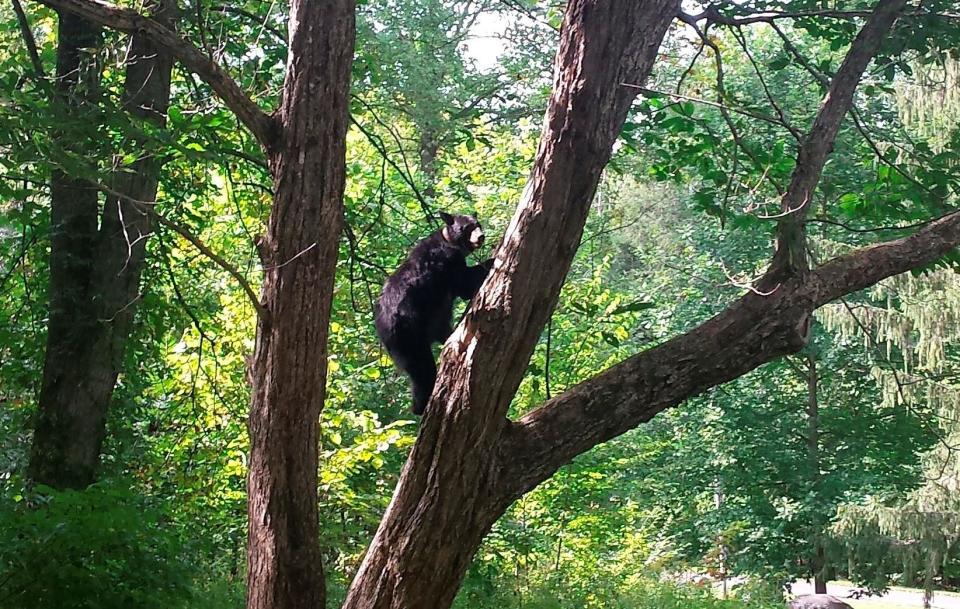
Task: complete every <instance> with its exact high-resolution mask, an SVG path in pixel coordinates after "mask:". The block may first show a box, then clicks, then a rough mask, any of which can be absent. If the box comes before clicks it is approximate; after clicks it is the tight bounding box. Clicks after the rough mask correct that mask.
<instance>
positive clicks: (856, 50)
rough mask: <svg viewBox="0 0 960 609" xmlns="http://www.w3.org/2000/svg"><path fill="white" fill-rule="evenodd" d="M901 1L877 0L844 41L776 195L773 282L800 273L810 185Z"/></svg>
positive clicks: (817, 179) (803, 267) (813, 184)
mask: <svg viewBox="0 0 960 609" xmlns="http://www.w3.org/2000/svg"><path fill="white" fill-rule="evenodd" d="M906 3H907V0H880V2H879V3H878V4H877V8H876V9H875V10H874V12H873V14H872V15H871V16H870V19H869V20H867V23H866V25H864V26H863V29H861V30H860V33H859V34H857V37H856V39H854V41H853V44H852V45H850V50H849V51H847V55H846V57H844V59H843V63H842V64H841V65H840V69H839V70H837V73H836V74H835V75H834V77H833V79H832V80H831V82H830V89H829V90H828V91H827V95H826V96H825V97H824V99H823V103H822V105H821V106H820V111H819V112H817V116H816V118H815V119H814V121H813V126H812V127H811V128H810V130H809V131H808V132H807V135H806V137H805V138H804V140H803V143H802V144H801V145H800V151H799V152H798V153H797V164H796V166H795V167H794V170H793V175H792V176H791V178H790V185H789V187H788V188H787V192H786V193H785V194H784V196H783V198H782V199H781V200H780V219H779V222H778V226H777V251H776V253H775V254H774V258H773V263H772V265H771V271H772V273H771V281H772V282H773V283H775V282H776V281H777V280H778V278H779V276H781V275H783V274H784V273H786V274H790V273H795V272H802V271H805V270H806V269H807V268H809V265H808V262H807V248H806V231H805V229H804V221H805V219H806V215H807V212H808V210H809V209H810V201H811V200H812V198H813V193H814V190H815V189H816V187H817V184H818V183H819V182H820V176H821V174H822V173H823V167H824V165H825V164H826V162H827V156H828V155H829V154H830V152H831V151H832V150H833V145H834V142H835V141H836V139H837V133H838V132H839V130H840V123H841V122H842V121H843V117H844V116H845V115H846V114H847V111H849V110H850V108H851V106H852V105H853V94H854V92H855V91H856V89H857V85H858V84H859V83H860V79H861V78H862V77H863V73H864V71H865V70H866V69H867V66H868V65H869V64H870V61H871V60H872V59H873V56H874V55H876V53H877V51H878V50H879V48H880V45H881V43H882V42H883V39H884V37H885V36H886V35H887V33H888V32H889V31H890V28H891V27H893V23H894V21H896V19H897V16H898V15H899V14H900V11H902V10H903V7H904V6H905V5H906Z"/></svg>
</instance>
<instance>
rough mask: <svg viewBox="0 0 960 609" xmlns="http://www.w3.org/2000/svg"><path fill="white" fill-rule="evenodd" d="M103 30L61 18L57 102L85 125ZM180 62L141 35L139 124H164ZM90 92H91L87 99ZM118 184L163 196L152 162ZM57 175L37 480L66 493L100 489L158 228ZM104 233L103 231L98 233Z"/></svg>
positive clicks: (167, 13)
mask: <svg viewBox="0 0 960 609" xmlns="http://www.w3.org/2000/svg"><path fill="white" fill-rule="evenodd" d="M154 13H155V16H154V18H155V19H156V20H157V21H158V22H160V23H164V24H170V23H172V22H173V20H174V19H175V16H176V6H175V4H174V2H173V1H172V0H162V1H161V2H160V3H159V4H158V5H157V6H156V10H155V11H154ZM99 31H100V30H99V26H95V25H93V24H91V23H89V22H87V21H85V20H83V19H82V18H80V17H77V16H75V15H73V14H71V13H68V12H61V14H60V26H59V36H60V38H59V43H58V44H59V46H58V61H57V91H58V97H59V99H60V101H61V102H63V103H64V105H65V106H66V108H67V109H68V111H69V113H70V114H71V116H72V117H74V118H76V119H78V120H82V118H81V117H82V116H83V114H84V112H86V111H87V110H88V109H85V108H84V106H86V105H88V104H92V103H96V100H95V99H94V97H93V95H90V94H88V93H92V92H94V91H95V89H96V87H97V84H98V81H99V67H98V66H95V65H89V62H90V61H91V60H90V59H88V58H90V57H92V56H91V55H90V53H89V51H88V50H85V49H90V48H94V49H95V48H98V47H99V44H100V33H99ZM170 69H171V59H170V56H169V54H168V53H166V52H165V51H163V50H162V49H159V48H157V47H155V46H154V45H153V44H151V43H150V42H149V41H147V40H146V39H144V38H143V37H142V36H137V35H135V36H133V37H132V39H131V42H130V49H129V53H128V64H127V69H126V77H125V82H124V93H123V106H124V109H125V110H126V111H127V112H129V113H130V114H131V115H132V116H134V117H137V118H139V119H141V120H145V121H150V122H153V123H155V124H159V125H162V124H163V122H164V120H165V117H166V109H167V104H168V102H169V97H170ZM84 92H87V93H84ZM122 169H123V170H122V171H118V172H116V174H115V177H114V184H113V188H114V190H115V191H116V192H118V193H122V194H123V195H125V196H127V197H131V198H134V199H137V200H142V201H152V200H153V199H154V198H155V197H156V192H157V183H158V180H159V175H160V161H159V159H157V158H155V157H152V156H145V157H142V158H140V159H139V160H137V161H136V162H134V163H133V164H132V165H131V166H129V167H124V168H122ZM98 193H99V189H98V186H97V185H95V184H91V183H89V182H87V181H86V180H83V179H80V178H76V177H73V176H69V175H67V174H65V173H64V172H62V171H61V170H59V169H54V171H53V175H52V177H51V200H50V209H51V225H52V234H51V244H50V315H49V324H48V333H47V349H46V355H45V359H44V369H43V384H42V387H41V393H40V400H39V405H38V415H37V422H36V428H35V431H34V438H33V447H32V452H31V459H30V464H29V467H28V470H29V471H28V473H29V475H30V477H31V479H33V480H34V481H36V482H40V483H43V484H48V485H50V486H54V487H57V488H67V487H69V488H83V487H86V486H87V485H89V484H90V483H92V482H93V481H94V479H95V476H96V470H97V466H98V465H99V461H100V448H101V444H102V442H103V438H104V436H105V432H106V427H105V426H106V413H107V409H108V406H109V403H110V400H111V397H112V395H113V390H114V387H115V385H116V381H117V376H118V375H119V373H120V368H121V365H122V362H123V353H124V348H125V346H126V343H127V339H128V337H129V334H130V330H131V327H132V325H133V318H134V313H135V311H136V306H137V300H138V298H139V283H140V273H141V270H142V268H143V262H144V246H145V241H146V236H147V235H148V234H149V232H150V224H149V221H148V218H147V216H146V215H144V214H142V213H140V212H138V211H137V210H136V209H135V208H134V207H133V205H132V204H130V203H129V202H127V201H125V200H123V201H121V200H118V199H117V198H108V199H107V201H106V202H105V204H104V209H103V214H102V216H101V215H100V212H99V209H98V207H99V194H98ZM98 224H99V228H98Z"/></svg>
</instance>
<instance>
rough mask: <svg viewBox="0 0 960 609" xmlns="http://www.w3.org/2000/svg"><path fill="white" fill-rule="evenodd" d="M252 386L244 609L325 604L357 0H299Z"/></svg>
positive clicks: (272, 151) (271, 152)
mask: <svg viewBox="0 0 960 609" xmlns="http://www.w3.org/2000/svg"><path fill="white" fill-rule="evenodd" d="M289 30H290V34H289V36H290V41H289V56H288V60H287V73H286V79H285V81H284V89H283V103H282V106H281V108H280V110H279V113H278V119H279V129H278V131H279V132H278V134H277V140H276V142H275V143H274V144H273V145H272V146H269V147H268V149H267V154H268V158H269V162H270V171H271V173H272V175H273V186H274V203H273V208H272V210H271V213H270V220H269V227H268V232H267V235H266V236H265V238H264V242H263V245H262V247H261V255H262V256H263V263H264V267H265V274H264V281H263V289H262V295H263V306H264V308H265V309H266V311H267V315H266V316H261V318H260V320H259V325H258V328H257V343H256V349H255V352H254V359H253V367H252V370H251V380H252V384H253V396H252V403H251V407H250V421H249V425H250V470H249V476H248V485H247V490H248V494H249V498H248V513H249V519H250V522H249V545H248V569H249V573H248V579H247V607H248V608H249V609H294V608H302V609H317V608H320V607H323V606H324V601H325V598H324V596H325V594H324V581H323V569H322V565H321V556H320V547H319V541H318V539H319V531H318V522H317V518H318V513H317V459H318V454H317V450H318V445H317V442H318V435H319V434H318V432H319V429H318V425H319V416H320V409H321V407H322V405H323V400H324V393H325V383H326V369H327V328H328V322H329V319H330V307H331V303H332V300H333V285H334V282H333V278H334V271H335V269H336V264H337V248H338V242H339V235H340V230H341V227H342V222H343V201H342V199H343V189H344V179H345V178H344V176H345V172H346V165H345V163H346V161H345V141H346V131H347V121H348V99H349V88H350V65H351V62H352V59H353V45H354V2H353V0H294V1H293V2H291V7H290V26H289Z"/></svg>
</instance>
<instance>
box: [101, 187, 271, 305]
mask: <svg viewBox="0 0 960 609" xmlns="http://www.w3.org/2000/svg"><path fill="white" fill-rule="evenodd" d="M96 186H97V188H98V189H100V190H101V191H103V192H104V193H106V194H108V195H111V196H114V197H117V198H118V199H123V200H124V201H127V202H128V203H130V204H131V205H133V206H134V207H136V208H137V209H138V210H139V211H140V212H142V213H145V214H147V215H149V216H150V217H151V218H153V219H155V220H156V221H157V222H159V223H160V224H161V225H162V226H165V227H167V228H169V229H170V230H172V231H173V232H175V233H177V234H178V235H180V236H181V237H183V238H184V239H186V240H187V241H189V242H190V243H191V244H192V245H193V246H194V247H195V248H197V249H198V250H200V253H202V254H203V255H204V256H206V257H207V258H209V259H210V260H211V261H212V262H213V263H214V264H216V265H217V266H219V267H220V268H221V269H223V270H224V271H226V272H227V273H228V274H229V275H230V276H231V277H233V278H234V279H235V280H236V281H237V283H239V284H240V287H241V288H243V291H244V292H245V293H246V294H247V297H248V298H249V299H250V303H251V304H252V305H253V308H254V309H256V311H257V315H259V316H260V318H261V319H263V320H269V319H270V317H269V311H267V309H266V308H265V307H264V306H263V303H261V302H260V299H259V298H257V293H256V292H255V291H254V290H253V287H252V286H251V285H250V282H249V281H247V278H246V277H244V276H243V273H241V272H240V270H239V269H237V267H235V266H233V265H232V264H230V263H229V262H227V261H226V259H224V258H223V256H220V255H219V254H217V253H216V252H215V251H213V250H212V249H210V248H209V247H207V246H206V245H205V244H204V243H203V241H201V240H200V238H199V237H197V236H195V235H194V234H193V233H191V232H190V230H189V229H188V228H186V227H185V226H183V225H181V224H178V223H176V222H174V221H173V220H171V219H169V218H167V217H166V216H164V215H162V214H160V213H159V212H157V210H156V209H155V208H154V206H155V205H156V203H155V202H152V201H139V200H137V199H133V198H131V197H129V196H127V195H125V194H123V193H122V192H119V191H116V190H114V189H112V188H110V187H109V186H107V185H105V184H96Z"/></svg>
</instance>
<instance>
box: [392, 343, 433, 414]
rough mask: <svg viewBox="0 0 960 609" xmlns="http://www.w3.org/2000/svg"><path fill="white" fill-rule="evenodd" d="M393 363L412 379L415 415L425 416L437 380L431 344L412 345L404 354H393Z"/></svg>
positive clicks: (412, 408)
mask: <svg viewBox="0 0 960 609" xmlns="http://www.w3.org/2000/svg"><path fill="white" fill-rule="evenodd" d="M391 355H392V356H393V362H394V363H395V364H396V365H397V366H398V367H399V368H400V369H401V370H403V371H404V372H406V373H407V375H408V376H409V377H410V384H411V389H412V390H413V406H412V407H411V410H413V414H416V415H420V414H423V411H424V409H426V407H427V402H429V401H430V394H431V393H433V384H434V383H435V382H436V380H437V364H436V362H434V361H433V350H432V349H430V343H426V344H423V343H420V344H417V345H410V346H408V347H407V348H406V349H404V353H395V354H394V353H391Z"/></svg>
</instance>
